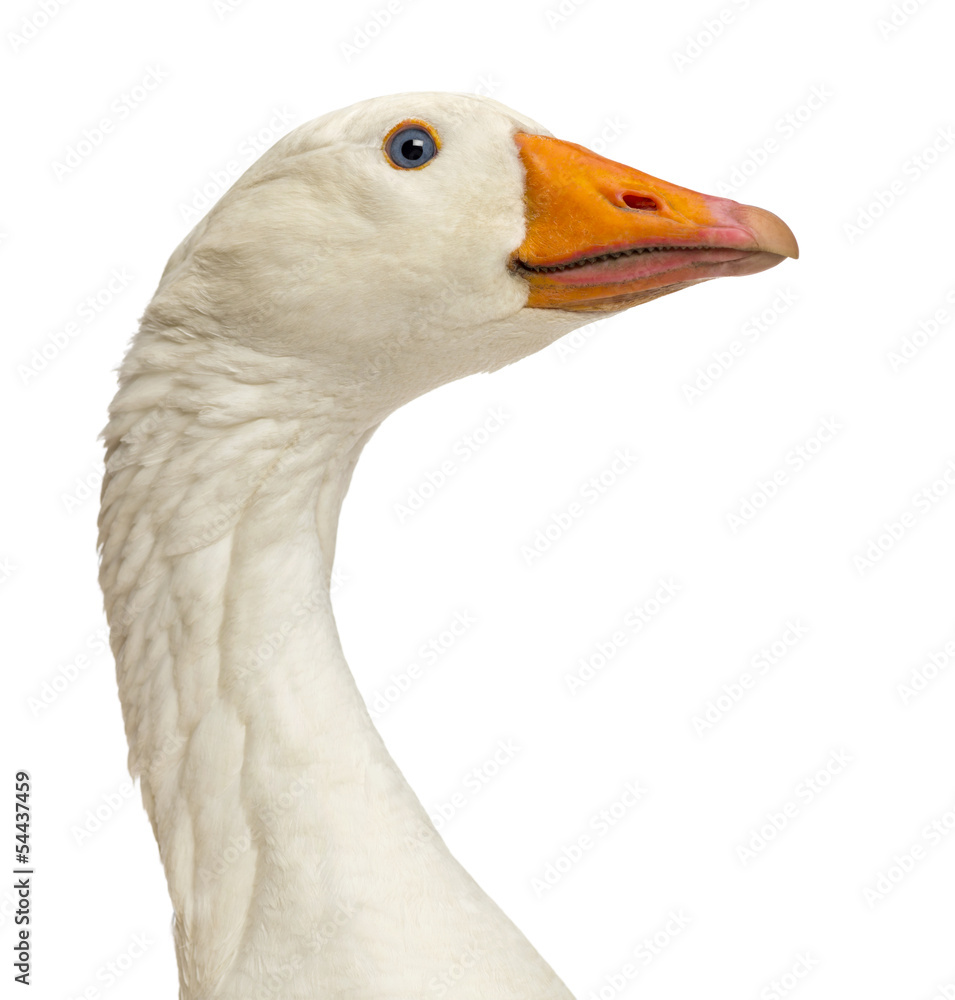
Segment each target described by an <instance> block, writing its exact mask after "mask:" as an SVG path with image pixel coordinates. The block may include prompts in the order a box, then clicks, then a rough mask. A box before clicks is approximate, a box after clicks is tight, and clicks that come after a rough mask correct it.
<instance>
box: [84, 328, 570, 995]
mask: <svg viewBox="0 0 955 1000" xmlns="http://www.w3.org/2000/svg"><path fill="white" fill-rule="evenodd" d="M316 379H317V374H316V373H314V372H303V371H302V366H301V364H300V363H299V362H296V363H295V364H294V365H293V364H292V363H291V362H290V361H289V360H287V359H276V358H266V357H263V356H261V355H258V354H255V353H253V352H245V351H243V352H242V354H241V356H239V354H238V353H237V349H233V348H229V349H226V348H225V347H223V349H222V350H218V351H210V350H209V347H208V344H205V345H203V346H202V348H201V350H200V349H199V347H198V346H197V345H193V344H191V343H189V342H188V340H184V339H181V338H180V339H176V338H171V339H166V340H158V339H157V340H154V341H151V342H140V343H138V344H137V346H136V347H135V348H134V350H133V351H132V352H131V354H130V356H129V358H127V361H126V363H125V364H124V368H123V373H122V376H121V388H120V391H119V393H118V394H117V397H116V399H115V400H114V403H113V406H112V409H111V414H110V423H109V425H108V427H107V430H106V435H105V436H106V442H107V478H106V481H105V483H104V490H103V507H102V512H101V519H100V528H101V532H100V543H101V547H102V552H103V559H102V568H101V582H102V586H103V590H104V593H105V595H106V605H107V614H108V617H109V621H110V628H111V640H112V645H113V651H114V654H115V656H116V662H117V677H118V681H119V689H120V698H121V701H122V705H123V713H124V718H125V722H126V731H127V736H128V739H129V744H130V769H131V771H132V773H133V774H134V775H135V776H138V777H139V779H140V782H141V787H142V793H143V799H144V802H145V804H146V807H147V810H148V812H149V816H150V820H151V822H152V825H153V830H154V832H155V835H156V838H157V841H158V843H159V849H160V855H161V858H162V861H163V865H164V868H165V871H166V877H167V880H168V884H169V889H170V894H171V896H172V901H173V906H174V910H175V936H176V947H177V955H178V961H179V969H180V981H181V996H182V998H183V1000H199V998H203V1000H206V998H220V997H222V998H225V997H229V998H230V1000H240V998H253V997H259V996H266V995H267V996H270V997H271V996H276V995H280V996H282V997H285V998H292V997H295V998H299V997H301V998H303V1000H304V998H309V1000H314V998H317V997H318V996H322V997H326V996H327V997H337V996H339V995H341V996H345V995H348V996H349V997H360V998H362V1000H365V998H369V1000H370V998H381V1000H385V998H387V1000H398V998H404V997H409V998H410V997H412V996H414V997H421V996H425V995H430V994H431V993H432V992H434V993H436V994H441V993H442V992H444V991H445V990H446V989H447V988H448V984H449V983H454V985H455V998H456V1000H471V998H472V997H474V998H476V997H479V996H480V997H484V998H487V997H494V998H498V997H501V998H503V997H518V996H520V997H526V998H538V997H540V998H544V997H547V998H554V1000H558V998H559V1000H569V994H568V993H567V992H566V989H565V988H564V986H563V984H562V983H561V982H560V981H559V979H558V978H557V977H556V975H555V974H554V973H553V972H552V971H551V970H550V969H549V968H548V967H547V965H546V964H545V963H544V962H543V960H542V959H541V958H540V956H539V955H538V954H537V953H536V952H535V951H534V949H533V948H532V947H531V946H530V945H529V943H528V942H527V941H526V939H525V938H524V937H523V936H522V935H521V934H520V932H519V931H518V930H517V929H516V928H515V927H514V926H513V924H511V922H510V921H509V920H508V919H507V918H506V917H505V916H504V915H503V914H502V913H501V912H500V910H498V908H497V907H496V906H495V904H494V903H493V902H492V901H491V900H490V899H489V898H488V897H487V896H486V895H485V894H484V893H483V892H482V891H481V890H480V889H479V888H478V886H477V885H476V884H475V883H474V882H473V880H472V879H471V878H470V876H468V875H467V873H466V872H464V870H463V869H462V868H461V867H460V866H459V865H458V864H457V862H456V861H454V859H453V858H452V857H451V856H450V854H449V853H448V851H447V849H446V847H445V845H444V843H443V841H441V839H440V837H439V836H438V835H437V833H436V831H435V830H434V827H433V826H432V824H431V822H430V820H429V819H428V816H427V814H426V812H425V810H424V809H423V807H422V806H421V804H420V802H419V801H418V800H417V798H416V797H415V795H414V793H413V792H412V791H411V789H410V788H409V787H408V785H407V783H406V782H405V780H404V778H403V776H402V775H401V773H400V771H399V770H398V768H397V766H396V765H395V763H394V761H393V760H392V759H391V757H390V756H389V755H388V753H387V750H386V749H385V747H384V745H383V743H382V741H381V739H380V737H379V735H378V733H377V731H376V730H375V728H374V726H373V725H372V722H371V720H370V718H369V715H368V712H367V710H366V708H365V705H364V702H363V701H362V699H361V696H360V694H359V692H358V690H357V688H356V685H355V683H354V680H353V678H352V676H351V673H350V672H349V670H348V668H347V665H346V663H345V659H344V657H343V655H342V651H341V646H340V643H339V639H338V634H337V631H336V627H335V621H334V617H333V615H332V609H331V603H330V594H329V581H330V576H331V567H332V559H333V556H334V541H335V531H336V527H337V521H338V512H339V509H340V506H341V502H342V499H343V497H344V494H345V491H346V490H347V487H348V483H349V480H350V477H351V473H352V470H353V468H354V465H355V462H356V461H357V459H358V456H359V454H360V451H361V448H362V447H363V445H364V443H365V441H366V440H367V439H368V437H369V436H370V434H371V433H372V431H373V429H374V426H375V423H376V422H377V419H380V417H376V418H375V422H370V421H366V422H362V421H361V420H358V419H355V418H354V416H352V415H351V414H350V413H349V410H348V408H347V407H345V406H343V405H341V404H340V402H339V401H337V400H336V399H335V398H334V397H331V396H322V395H321V393H320V392H318V391H317V390H316V388H315V386H316V384H320V383H319V382H316V381H315V380H316ZM459 969H461V970H464V973H463V978H461V977H460V976H454V977H453V978H451V979H449V978H448V977H449V976H451V975H452V971H451V970H459Z"/></svg>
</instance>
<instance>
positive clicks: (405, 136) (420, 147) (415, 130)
mask: <svg viewBox="0 0 955 1000" xmlns="http://www.w3.org/2000/svg"><path fill="white" fill-rule="evenodd" d="M437 151H438V147H437V144H436V143H435V141H434V137H433V136H432V135H431V133H430V132H428V131H427V130H426V129H423V128H421V127H420V126H417V125H409V126H408V127H407V128H402V129H399V130H398V131H397V132H396V133H395V134H394V135H393V136H392V137H391V139H390V141H389V142H388V156H389V157H390V159H391V162H392V163H394V165H395V166H396V167H405V168H410V167H420V166H423V165H424V164H425V163H427V162H428V161H429V160H431V159H433V157H434V156H435V154H436V153H437Z"/></svg>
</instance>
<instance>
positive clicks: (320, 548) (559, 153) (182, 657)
mask: <svg viewBox="0 0 955 1000" xmlns="http://www.w3.org/2000/svg"><path fill="white" fill-rule="evenodd" d="M796 254H797V250H796V243H795V240H794V238H793V236H792V233H791V232H790V231H789V229H788V228H787V227H786V226H785V224H784V223H783V222H781V221H780V220H779V219H777V218H776V217H775V216H773V215H770V214H769V213H768V212H763V211H761V210H760V209H756V208H750V207H747V206H741V205H737V204H736V203H734V202H730V201H726V200H724V199H717V198H708V197H705V196H703V195H699V194H696V193H695V192H692V191H689V190H687V189H685V188H680V187H676V186H674V185H671V184H667V183H665V182H663V181H660V180H657V179H655V178H652V177H649V176H647V175H646V174H643V173H640V172H639V171H637V170H633V169H631V168H629V167H625V166H623V165H621V164H618V163H614V162H612V161H610V160H606V159H604V158H603V157H600V156H598V155H596V154H594V153H592V152H590V151H588V150H586V149H584V148H583V147H581V146H577V145H574V144H572V143H567V142H562V141H560V140H558V139H555V138H553V137H552V136H551V135H550V133H548V132H547V131H546V130H545V129H543V128H542V127H541V126H540V125H537V124H536V123H535V122H532V121H530V120H529V119H527V118H524V117H522V116H521V115H519V114H517V113H515V112H513V111H511V110H509V109H508V108H506V107H504V106H503V105H501V104H499V103H497V102H496V101H492V100H488V99H485V98H480V97H475V96H469V95H461V94H430V93H429V94H403V95H396V96H393V97H385V98H380V99H377V100H371V101H365V102H363V103H361V104H357V105H354V106H353V107H350V108H346V109H344V110H342V111H336V112H333V113H331V114H328V115H326V116H324V117H322V118H319V119H317V120H316V121H313V122H310V123H309V124H306V125H303V126H301V127H300V128H297V129H296V130H295V131H293V132H291V133H290V134H289V135H287V136H286V137H285V138H284V139H282V140H281V141H280V142H279V143H278V144H277V145H276V146H275V147H274V148H273V149H271V150H270V151H269V152H268V153H266V154H265V155H264V156H263V157H262V158H261V159H260V160H259V161H258V162H257V163H255V164H254V165H253V166H252V167H251V168H250V169H249V170H248V171H247V172H246V173H245V174H244V175H243V176H242V177H240V178H239V180H238V181H237V182H236V183H235V185H234V186H233V187H232V188H231V190H229V191H228V192H227V193H226V194H225V195H224V196H223V198H222V200H221V201H220V202H219V203H218V204H217V205H216V206H215V207H214V208H213V209H212V210H211V211H210V213H209V214H208V216H206V218H205V219H203V220H202V221H201V222H200V223H199V224H198V225H197V226H196V228H195V230H194V231H193V232H192V233H191V234H190V235H189V236H188V237H187V238H186V240H185V241H184V242H183V243H182V245H181V246H180V247H179V248H178V249H177V250H176V252H175V253H174V254H173V256H172V258H171V259H170V261H169V264H168V266H167V267H166V270H165V272H164V273H163V276H162V280H161V282H160V284H159V288H158V290H157V292H156V294H155V297H154V298H153V300H152V302H151V303H150V305H149V307H148V309H147V310H146V313H145V315H144V317H143V320H142V324H141V328H140V330H139V332H138V333H137V335H136V337H135V338H134V340H133V342H132V346H131V348H130V350H129V353H128V355H127V356H126V359H125V361H124V363H123V366H122V369H121V375H120V388H119V391H118V392H117V394H116V397H115V399H114V400H113V403H112V407H111V409H110V420H109V424H108V426H107V428H106V431H105V438H106V445H107V475H106V481H105V484H104V489H103V503H102V511H101V515H100V544H101V548H102V568H101V574H100V578H101V584H102V587H103V591H104V593H105V597H106V609H107V614H108V617H109V623H110V628H111V634H112V647H113V652H114V654H115V656H116V663H117V676H118V680H119V691H120V697H121V700H122V705H123V713H124V718H125V723H126V733H127V736H128V738H129V746H130V756H129V763H130V769H131V772H132V774H133V775H134V776H138V777H139V778H140V782H141V787H142V794H143V800H144V802H145V805H146V808H147V810H148V812H149V816H150V819H151V821H152V825H153V831H154V833H155V835H156V839H157V841H158V843H159V851H160V855H161V858H162V862H163V865H164V867H165V872H166V877H167V880H168V884H169V891H170V894H171V896H172V902H173V906H174V910H175V941H176V950H177V956H178V962H179V977H180V984H181V997H182V1000H200V998H201V1000H213V998H215V1000H219V998H222V1000H226V998H228V1000H245V998H249V1000H262V998H269V997H275V998H302V1000H319V998H346V997H347V998H349V1000H412V998H414V1000H421V998H422V997H425V996H430V995H440V994H441V992H443V990H444V989H445V988H446V987H444V986H442V983H446V982H447V981H448V975H449V973H450V971H451V970H455V976H456V977H457V976H459V978H457V981H456V982H455V985H454V997H455V998H456V1000H478V998H480V1000H503V998H514V1000H517V998H521V1000H539V998H540V1000H543V998H552V1000H558V998H564V1000H566V998H569V997H570V993H569V992H568V990H567V988H566V987H565V986H564V984H563V983H562V982H561V981H560V979H559V978H558V977H557V975H556V974H555V973H554V972H553V970H551V969H550V967H549V966H548V965H547V964H546V963H545V962H544V960H543V959H542V958H541V957H540V955H538V954H537V952H536V951H535V950H534V948H533V947H532V946H531V945H530V943H529V942H528V941H527V939H526V938H525V937H524V936H523V935H522V934H521V933H520V931H518V929H517V928H516V927H515V926H514V925H513V924H512V923H511V921H510V920H508V918H507V917H506V916H505V915H504V914H503V913H502V912H501V911H500V910H499V909H498V907H497V906H496V905H495V904H494V903H493V902H492V901H491V899H490V898H488V896H486V895H485V894H484V893H483V892H482V891H481V889H480V888H479V887H478V886H477V885H476V884H475V882H474V881H473V880H472V879H471V877H470V876H469V875H468V874H467V872H465V871H464V869H463V868H462V867H461V866H460V865H459V864H458V863H457V861H455V859H454V858H453V857H452V856H451V854H450V853H449V852H448V850H447V848H446V846H445V844H444V843H443V841H442V840H441V838H440V837H439V836H438V835H437V833H436V831H435V829H434V827H433V826H432V824H431V822H430V820H429V818H428V815H427V813H426V812H425V810H424V808H423V807H422V805H421V803H420V802H419V801H418V799H417V798H416V797H415V795H414V793H413V792H412V790H411V788H410V787H409V786H408V784H407V782H406V781H405V779H404V777H403V776H402V774H401V772H400V771H399V770H398V767H397V766H396V764H395V763H394V761H393V760H392V759H391V757H390V756H389V754H388V752H387V750H386V749H385V747H384V745H383V743H382V741H381V738H380V737H379V735H378V733H377V731H376V730H375V728H374V726H373V725H372V722H371V719H370V717H369V715H368V712H367V711H366V708H365V705H364V703H363V701H362V698H361V696H360V694H359V692H358V689H357V687H356V686H355V683H354V680H353V679H352V676H351V674H350V672H349V670H348V667H347V665H346V663H345V660H344V657H343V655H342V651H341V647H340V644H339V639H338V635H337V633H336V628H335V621H334V618H333V616H332V609H331V604H330V600H329V578H330V573H331V567H332V559H333V556H334V551H335V533H336V527H337V522H338V515H339V509H340V506H341V503H342V499H343V497H344V495H345V492H346V490H347V488H348V483H349V479H350V477H351V473H352V470H353V468H354V466H355V463H356V461H357V460H358V456H359V454H360V452H361V449H362V446H363V445H364V444H365V442H366V441H367V440H368V438H369V436H370V435H371V434H372V432H373V431H374V430H375V428H376V427H377V426H378V424H379V423H380V422H381V421H382V420H383V419H384V418H385V417H386V416H387V415H388V414H389V413H391V412H392V411H393V410H395V409H397V408H398V407H400V406H401V405H402V404H404V403H406V402H408V401H409V400H411V399H413V398H414V397H416V396H418V395H420V394H422V393H424V392H427V391H428V390H429V389H433V388H434V387H436V386H439V385H441V384H443V383H445V382H449V381H451V380H452V379H457V378H461V377H462V376H464V375H470V374H472V373H475V372H486V371H492V370H495V369H497V368H500V367H502V366H503V365H506V364H509V363H510V362H512V361H516V360H517V359H518V358H522V357H524V356H525V355H528V354H531V353H533V352H534V351H537V350H540V349H541V348H542V347H544V346H545V345H547V344H550V343H551V342H552V341H554V340H555V339H557V338H558V337H560V336H562V335H563V334H565V333H567V332H568V331H570V330H572V329H574V328H575V327H577V326H580V325H583V324H585V323H587V322H590V321H591V320H592V319H593V312H594V311H595V310H600V311H604V312H608V311H617V310H621V309H626V308H629V307H630V306H632V305H635V304H637V303H640V302H644V301H646V300H647V299H650V298H654V297H656V296H659V295H664V294H667V293H668V292H672V291H676V290H677V289H680V288H685V287H687V286H688V285H691V284H695V283H696V282H699V281H704V280H706V279H708V278H713V277H717V276H720V275H734V274H751V273H754V272H756V271H760V270H763V269H765V268H767V267H771V266H773V265H774V264H777V263H778V262H779V261H781V260H782V259H783V257H785V256H790V257H795V256H796ZM276 632H278V633H280V634H281V635H282V637H283V641H282V643H281V644H280V645H279V647H278V648H277V649H276V651H275V653H274V655H273V656H272V657H271V658H270V659H269V661H268V663H267V665H261V664H260V661H259V659H258V658H257V657H256V655H255V650H256V649H257V648H258V647H260V645H261V644H262V642H263V641H264V640H265V639H266V638H267V637H268V636H270V635H274V634H275V633H276Z"/></svg>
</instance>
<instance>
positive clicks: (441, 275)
mask: <svg viewBox="0 0 955 1000" xmlns="http://www.w3.org/2000/svg"><path fill="white" fill-rule="evenodd" d="M796 255H797V248H796V241H795V239H794V237H793V235H792V233H791V232H790V230H789V229H788V227H787V226H786V225H785V223H783V222H782V221H781V220H780V219H778V218H777V217H776V216H774V215H772V214H771V213H769V212H765V211H763V210H761V209H758V208H752V207H749V206H743V205H739V204H737V203H735V202H732V201H729V200H727V199H723V198H713V197H708V196H705V195H701V194H698V193H697V192H694V191H691V190H688V189H686V188H682V187H679V186H677V185H674V184H670V183H667V182H665V181H662V180H659V179H657V178H654V177H651V176H649V175H648V174H644V173H642V172H641V171H639V170H635V169H633V168H631V167H627V166H624V165H623V164H620V163H616V162H614V161H612V160H609V159H606V158H604V157H602V156H599V155H598V154H596V153H594V152H591V151H589V150H587V149H585V148H584V147H582V146H579V145H577V144H575V143H572V142H565V141H563V140H561V139H557V138H555V137H553V136H552V135H551V133H549V132H548V131H547V130H546V129H545V128H543V127H542V126H541V125H539V124H538V123H536V122H534V121H532V120H530V119H528V118H526V117H524V116H522V115H520V114H518V113H517V112H514V111H512V110H510V109H509V108H507V107H505V106H504V105H502V104H500V103H498V102H497V101H494V100H491V99H488V98H483V97H478V96H474V95H463V94H442V93H420V94H399V95H394V96H390V97H384V98H377V99H373V100H368V101H364V102H361V103H359V104H355V105H353V106H351V107H349V108H346V109H343V110H339V111H335V112H332V113H330V114H327V115H325V116H324V117H321V118H318V119H316V120H314V121H312V122H309V123H307V124H305V125H302V126H300V127H299V128H297V129H295V130H294V131H292V132H291V133H289V134H288V135H287V136H285V137H284V138H283V139H282V140H280V141H279V142H278V143H277V144H276V145H275V146H274V147H272V149H271V150H269V152H267V153H266V154H265V155H264V156H263V157H262V158H261V159H260V160H259V161H257V162H256V163H255V164H254V165H253V166H252V167H251V168H250V169H249V170H248V171H247V172H246V173H245V174H244V175H243V176H242V177H241V178H240V179H239V180H238V181H237V182H236V184H235V185H234V186H233V187H232V188H231V189H230V190H229V191H228V192H227V193H226V194H225V196H224V197H223V198H222V199H221V200H220V201H219V202H218V203H217V205H216V206H215V207H214V208H213V209H212V210H211V211H210V212H209V214H208V215H207V216H206V217H205V218H204V219H203V220H202V221H201V222H200V223H199V225H198V226H197V227H196V229H195V230H194V231H193V232H192V233H191V234H190V236H189V237H188V238H187V239H186V240H185V241H184V242H183V244H182V245H181V246H180V247H179V248H178V250H177V251H176V253H175V254H174V255H173V257H172V258H171V260H170V262H169V264H168V266H167V268H166V271H165V273H164V275H163V279H162V282H161V284H160V287H159V290H158V292H157V294H156V297H155V299H154V300H153V302H152V304H151V306H150V309H149V312H148V313H147V316H146V321H147V322H146V323H145V324H144V325H145V326H146V327H148V326H149V325H151V324H155V325H156V326H162V327H163V328H166V329H169V328H185V329H188V330H189V331H190V334H191V335H194V336H195V335H198V336H201V335H202V334H203V333H207V334H208V335H209V336H210V337H211V338H213V339H215V340H220V339H221V338H222V337H226V338H227V339H229V340H231V341H232V342H234V343H236V344H238V345H241V346H242V347H245V348H250V349H252V350H254V351H256V352H259V353H262V354H265V355H278V356H283V357H289V356H292V357H299V358H301V359H302V361H303V364H307V365H315V366H316V367H317V370H318V372H319V373H320V378H321V380H322V383H323V385H324V386H325V388H326V389H327V390H329V391H331V392H332V393H334V395H336V396H337V397H338V398H342V397H343V396H345V395H347V396H348V397H349V399H350V400H351V401H352V403H357V402H358V401H359V400H361V401H362V403H363V404H364V405H365V406H366V407H367V408H369V409H370V410H374V411H377V412H376V419H380V417H381V416H382V415H384V414H385V413H387V412H390V411H391V410H392V409H394V408H396V407H397V406H400V405H401V404H402V403H404V402H407V401H408V400H409V399H411V398H413V397H414V396H417V395H420V394H421V393H423V392H426V391H428V390H429V389H431V388H434V387H435V386H437V385H440V384H442V383H444V382H448V381H451V380H452V379H455V378H459V377H461V376H464V375H469V374H472V373H475V372H481V371H491V370H495V369H497V368H500V367H502V366H503V365H505V364H508V363H510V362H513V361H515V360H517V359H519V358H521V357H524V356H526V355H528V354H531V353H533V352H534V351H537V350H539V349H541V348H542V347H544V346H546V345H547V344H549V343H551V342H552V341H554V340H555V339H557V338H558V337H560V336H562V335H563V334H565V333H567V332H569V331H570V330H571V329H573V328H575V327H577V326H580V325H583V324H585V323H588V322H590V321H592V319H593V318H594V317H595V315H597V314H601V315H603V314H607V313H613V312H618V311H620V310H623V309H627V308H630V307H631V306H634V305H637V304H639V303H641V302H645V301H647V300H649V299H652V298H656V297H658V296H660V295H665V294H668V293H670V292H673V291H677V290H679V289H682V288H686V287H689V286H690V285H693V284H697V283H699V282H701V281H706V280H708V279H711V278H715V277H719V276H721V275H740V274H752V273H755V272H756V271H760V270H763V269H765V268H768V267H772V266H774V265H775V264H777V263H779V262H780V261H781V260H783V259H784V257H787V256H790V257H795V256H796Z"/></svg>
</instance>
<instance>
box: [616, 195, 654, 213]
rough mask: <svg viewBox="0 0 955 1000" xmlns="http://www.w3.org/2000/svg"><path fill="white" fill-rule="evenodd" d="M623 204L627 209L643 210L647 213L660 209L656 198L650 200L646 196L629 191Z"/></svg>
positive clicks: (624, 197)
mask: <svg viewBox="0 0 955 1000" xmlns="http://www.w3.org/2000/svg"><path fill="white" fill-rule="evenodd" d="M623 203H624V205H626V206H627V208H641V209H643V211H645V212H656V211H659V208H660V206H659V205H658V204H657V202H656V199H655V198H648V197H647V196H646V195H644V194H631V193H630V192H629V191H628V192H627V193H626V194H625V195H624V196H623Z"/></svg>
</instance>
